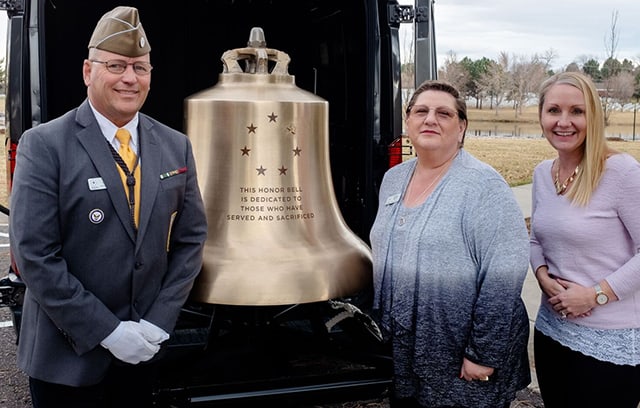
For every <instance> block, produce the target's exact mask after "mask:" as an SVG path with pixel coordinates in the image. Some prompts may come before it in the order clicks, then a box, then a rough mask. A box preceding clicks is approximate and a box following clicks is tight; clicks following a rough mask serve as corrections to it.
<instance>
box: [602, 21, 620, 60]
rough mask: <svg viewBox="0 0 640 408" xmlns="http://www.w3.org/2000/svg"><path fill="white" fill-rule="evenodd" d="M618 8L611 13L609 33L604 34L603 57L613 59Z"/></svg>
mask: <svg viewBox="0 0 640 408" xmlns="http://www.w3.org/2000/svg"><path fill="white" fill-rule="evenodd" d="M617 27H618V10H613V12H612V13H611V26H610V27H609V35H605V36H604V49H605V51H606V58H605V59H609V58H611V59H615V58H616V50H617V49H618V41H619V40H620V39H619V38H618V28H617Z"/></svg>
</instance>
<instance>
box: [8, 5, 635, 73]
mask: <svg viewBox="0 0 640 408" xmlns="http://www.w3.org/2000/svg"><path fill="white" fill-rule="evenodd" d="M413 1H414V0H399V2H400V3H401V4H413ZM615 11H617V12H618V20H617V33H618V44H617V48H616V57H617V58H618V59H619V60H620V61H622V60H623V59H624V58H628V59H630V60H631V61H633V62H634V64H636V65H637V64H640V0H435V3H434V16H435V17H434V18H435V29H436V36H435V37H436V51H437V53H438V66H442V64H443V62H444V61H445V59H446V58H447V56H448V54H449V53H450V52H453V53H455V55H456V57H457V59H458V60H461V59H462V58H464V57H469V58H471V59H472V60H477V59H480V58H482V57H487V58H490V59H493V60H497V59H498V57H499V55H500V52H507V53H508V54H510V55H515V56H523V57H530V56H532V55H533V54H534V53H537V54H540V55H542V54H544V53H546V52H547V51H548V50H553V51H554V52H555V53H556V55H557V57H556V59H555V60H554V61H553V62H552V67H554V68H556V69H557V68H562V67H564V66H566V65H567V64H569V63H571V62H572V61H576V62H578V63H582V62H584V61H585V57H586V58H595V59H597V60H598V61H599V62H603V61H604V59H605V55H606V47H605V38H609V39H610V38H611V19H612V15H613V13H614V12H615ZM6 17H7V14H6V12H4V11H2V12H0V56H4V55H5V47H6V39H5V37H6V32H7V28H6V27H7V26H6ZM402 27H403V29H404V28H407V27H409V25H407V24H403V26H402ZM403 37H406V38H411V34H408V33H407V34H403Z"/></svg>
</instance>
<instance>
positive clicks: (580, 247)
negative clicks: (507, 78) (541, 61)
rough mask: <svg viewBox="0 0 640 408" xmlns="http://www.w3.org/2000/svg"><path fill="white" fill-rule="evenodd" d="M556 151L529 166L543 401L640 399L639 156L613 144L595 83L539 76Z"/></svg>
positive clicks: (621, 407) (585, 403)
mask: <svg viewBox="0 0 640 408" xmlns="http://www.w3.org/2000/svg"><path fill="white" fill-rule="evenodd" d="M539 118H540V126H541V127H542V131H543V134H544V136H545V138H546V139H547V140H548V141H549V143H550V144H551V146H553V148H554V149H555V150H556V151H557V153H558V156H557V157H556V158H555V159H552V160H545V161H543V162H542V163H540V164H539V165H538V166H537V167H536V169H535V171H534V175H533V203H532V204H533V205H532V224H531V226H532V233H531V266H532V269H533V271H534V273H535V275H536V279H537V280H538V283H539V285H540V288H541V289H542V302H541V305H540V309H539V311H538V315H537V318H536V324H535V334H534V351H535V363H536V364H535V365H536V373H537V377H538V382H539V385H540V391H541V395H542V398H543V400H544V404H545V407H546V408H553V407H605V406H606V407H616V408H637V406H638V403H640V387H638V384H640V254H639V250H640V208H639V204H640V164H638V162H637V161H636V160H635V159H634V158H633V157H631V156H630V155H628V154H624V153H619V152H617V151H615V150H613V149H611V148H610V147H609V146H608V145H607V142H606V138H605V133H604V115H603V111H602V106H601V103H600V98H599V96H598V93H597V90H596V88H595V86H594V84H593V82H592V81H591V80H590V79H589V78H588V77H586V76H585V75H582V74H580V73H576V72H564V73H560V74H557V75H555V76H552V77H551V78H549V79H548V80H547V81H546V82H545V83H543V85H542V89H541V92H540V98H539Z"/></svg>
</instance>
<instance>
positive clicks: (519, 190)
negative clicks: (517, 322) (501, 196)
mask: <svg viewBox="0 0 640 408" xmlns="http://www.w3.org/2000/svg"><path fill="white" fill-rule="evenodd" d="M511 190H512V191H513V194H514V195H515V197H516V200H517V201H518V204H520V209H521V210H522V213H523V215H524V217H525V218H529V217H531V184H526V185H523V186H517V187H513V188H512V189H511ZM529 272H530V273H528V274H527V277H526V279H525V281H524V287H523V288H522V299H523V300H524V304H525V306H526V307H527V312H528V313H529V322H530V324H529V327H530V329H531V331H530V333H531V334H530V336H529V360H530V362H531V384H530V385H529V388H530V389H532V390H534V391H538V379H537V378H536V375H535V371H536V370H535V367H534V365H533V324H534V322H535V319H536V314H537V313H538V307H539V306H540V288H539V287H538V282H537V281H536V279H535V278H534V277H533V273H531V271H529Z"/></svg>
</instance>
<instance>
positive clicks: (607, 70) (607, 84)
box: [602, 10, 620, 126]
mask: <svg viewBox="0 0 640 408" xmlns="http://www.w3.org/2000/svg"><path fill="white" fill-rule="evenodd" d="M617 25H618V10H614V11H613V12H612V13H611V26H610V27H609V34H608V35H605V41H604V48H605V51H606V53H607V58H606V60H605V62H604V64H603V69H602V71H603V72H602V74H603V84H602V85H603V87H604V95H603V96H602V109H603V110H604V124H605V126H608V125H609V118H610V117H611V111H612V110H613V105H614V99H613V97H612V96H613V94H615V93H616V91H615V90H614V86H615V82H616V81H615V80H614V78H616V77H617V76H618V72H619V71H617V70H616V69H615V67H617V66H618V65H620V62H619V61H618V60H617V59H616V58H615V55H616V49H617V48H618V28H617ZM616 63H617V64H616Z"/></svg>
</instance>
